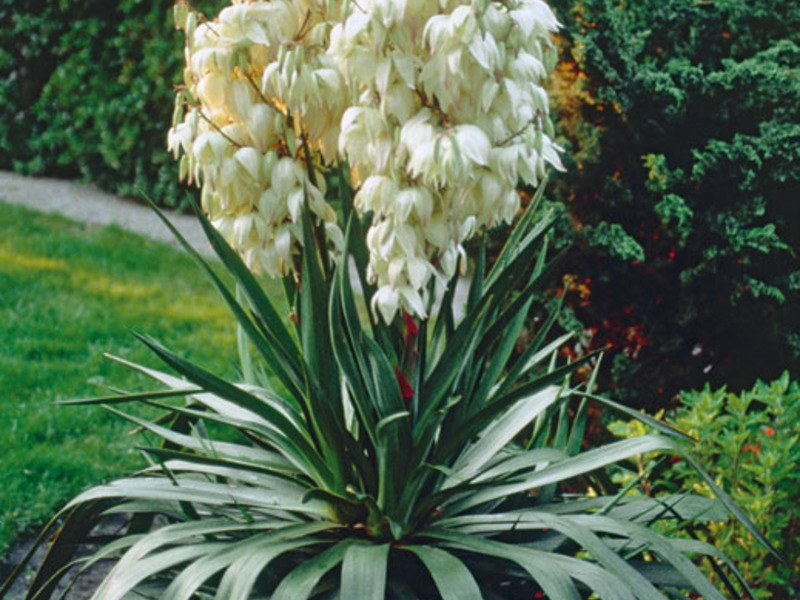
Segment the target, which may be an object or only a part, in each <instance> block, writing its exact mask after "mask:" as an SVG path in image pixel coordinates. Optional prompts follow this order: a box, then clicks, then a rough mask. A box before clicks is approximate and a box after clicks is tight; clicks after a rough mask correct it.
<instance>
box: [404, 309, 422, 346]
mask: <svg viewBox="0 0 800 600" xmlns="http://www.w3.org/2000/svg"><path fill="white" fill-rule="evenodd" d="M403 323H404V324H405V326H406V339H407V340H408V339H410V338H415V337H417V334H418V333H419V326H417V323H416V321H414V317H412V316H411V315H410V314H408V313H407V312H406V311H403Z"/></svg>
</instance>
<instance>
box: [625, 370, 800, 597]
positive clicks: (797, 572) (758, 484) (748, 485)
mask: <svg viewBox="0 0 800 600" xmlns="http://www.w3.org/2000/svg"><path fill="white" fill-rule="evenodd" d="M668 421H669V422H670V423H671V424H673V425H674V426H675V427H677V428H679V429H680V430H682V431H684V432H685V433H688V434H689V435H691V436H693V437H694V438H695V439H696V440H697V443H696V444H694V445H692V446H691V447H690V448H688V450H689V452H690V453H691V454H692V455H693V456H694V457H695V459H696V460H697V461H698V462H699V463H700V464H701V465H702V466H703V467H704V468H706V469H707V470H708V471H709V473H710V474H711V475H712V477H714V479H715V481H716V483H717V484H718V485H719V486H720V487H721V488H723V489H724V490H726V491H727V492H728V493H729V494H730V495H731V496H732V497H733V499H734V501H735V502H736V503H737V504H738V505H739V506H741V507H743V508H745V509H746V510H747V511H748V512H749V513H750V517H751V518H752V519H753V521H754V522H755V523H756V525H757V526H758V527H759V528H760V529H761V531H763V532H764V534H765V535H766V537H767V538H768V539H769V541H770V542H771V543H772V544H773V545H774V546H775V547H776V548H777V549H778V550H779V551H780V552H781V553H782V555H783V556H784V558H785V559H786V563H785V564H782V563H781V562H780V561H778V560H777V559H776V558H775V557H773V556H772V555H770V554H769V553H768V551H767V549H766V548H765V547H764V546H762V545H761V544H759V543H758V542H757V541H756V540H755V539H753V536H752V535H751V534H749V533H748V532H747V531H745V530H744V529H743V528H742V527H741V526H740V524H739V523H738V522H737V521H736V520H735V519H731V520H729V521H728V522H726V523H716V524H712V525H711V526H709V527H708V529H707V530H705V531H702V532H698V534H700V535H702V536H703V537H704V538H706V539H707V540H708V541H710V542H712V543H714V544H715V545H716V546H717V547H718V548H719V549H720V550H722V551H723V552H724V553H725V554H726V555H727V556H728V557H730V558H731V559H732V560H733V561H734V562H736V563H737V565H738V567H739V569H740V570H741V572H742V573H743V574H744V576H745V578H746V580H747V581H748V583H749V584H750V586H751V587H752V589H753V590H754V593H755V595H756V598H757V599H759V600H760V599H767V598H774V599H776V600H778V599H783V598H796V597H798V596H797V594H800V506H798V499H799V498H800V471H798V468H797V466H798V464H800V430H798V427H797V424H798V423H800V385H799V384H798V383H797V382H796V381H794V382H792V381H790V378H789V374H788V373H784V374H783V375H782V376H781V377H780V378H779V379H777V380H776V381H773V382H772V383H763V382H761V381H759V382H758V383H757V384H756V385H755V387H754V388H753V389H752V390H750V391H746V392H743V393H741V394H732V393H729V392H727V391H726V390H725V388H722V389H718V390H712V389H711V388H710V387H709V386H708V385H707V386H706V387H705V388H704V389H703V390H702V391H692V392H684V393H682V394H681V405H680V407H679V408H678V409H677V410H675V411H674V412H673V413H672V414H670V415H669V417H668ZM611 429H612V431H614V432H615V433H617V434H620V435H624V436H631V435H638V434H640V433H642V431H641V430H642V425H641V424H640V423H639V422H638V421H634V422H617V423H614V424H612V426H611ZM656 461H657V458H656V456H655V455H647V456H645V457H643V458H642V460H641V462H640V463H639V465H638V470H639V473H638V474H640V475H645V479H644V485H643V488H644V489H645V490H647V491H648V492H649V493H650V494H654V495H655V494H660V493H666V494H671V493H676V492H678V493H680V492H694V493H699V494H702V495H706V496H711V490H710V489H709V488H708V486H707V485H706V484H705V483H703V482H701V481H700V480H699V479H698V477H697V475H696V471H695V470H694V469H693V468H692V467H691V466H690V465H689V464H688V463H687V462H685V461H676V462H669V463H667V464H657V463H656ZM651 471H652V473H651ZM648 473H650V474H649V475H647V474H648Z"/></svg>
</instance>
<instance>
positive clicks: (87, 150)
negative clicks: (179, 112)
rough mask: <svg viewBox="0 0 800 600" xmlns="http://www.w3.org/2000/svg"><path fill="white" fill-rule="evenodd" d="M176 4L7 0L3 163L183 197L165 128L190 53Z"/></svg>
mask: <svg viewBox="0 0 800 600" xmlns="http://www.w3.org/2000/svg"><path fill="white" fill-rule="evenodd" d="M172 4H173V2H172V0H152V1H145V0H121V1H120V2H113V3H107V2H101V1H99V0H58V1H56V2H53V1H50V0H30V1H28V2H24V3H20V2H15V1H14V0H0V21H2V23H3V27H2V28H0V168H4V169H8V168H14V169H16V170H18V171H21V172H23V173H28V174H47V175H54V176H61V177H82V178H84V179H86V180H89V181H91V182H93V183H95V184H97V185H99V186H101V187H103V188H105V189H108V190H110V191H114V192H117V193H119V194H122V195H128V196H131V195H135V194H136V193H137V192H136V188H141V189H142V190H144V191H145V192H146V193H147V194H148V195H150V196H151V197H153V198H155V199H156V200H157V201H158V202H160V203H162V204H165V205H177V204H180V203H181V201H182V200H183V199H184V198H185V196H186V194H187V193H188V192H187V191H186V190H185V189H184V188H182V187H181V186H180V185H179V184H178V183H177V180H178V178H177V173H178V171H177V165H176V163H175V161H174V160H173V159H172V157H171V156H170V155H169V154H168V153H167V151H166V138H165V133H164V132H165V131H166V130H167V129H168V127H169V123H170V120H171V116H172V110H173V91H172V84H175V83H178V82H179V81H180V69H181V61H182V58H183V57H182V50H181V48H182V39H181V38H180V36H179V35H177V34H176V35H175V36H172V35H170V29H171V27H172V19H171V14H172ZM197 4H198V5H199V6H200V7H201V8H213V7H214V6H219V5H221V4H220V2H219V1H217V2H214V0H205V1H202V2H198V3H197Z"/></svg>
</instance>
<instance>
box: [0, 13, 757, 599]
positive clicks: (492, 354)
mask: <svg viewBox="0 0 800 600" xmlns="http://www.w3.org/2000/svg"><path fill="white" fill-rule="evenodd" d="M176 14H177V15H178V18H179V24H180V25H181V26H182V27H183V29H184V30H185V32H186V34H187V69H186V72H185V73H186V87H185V88H183V89H181V90H179V92H178V100H177V105H176V111H175V125H174V127H173V129H172V131H171V132H170V145H171V146H172V147H173V149H174V150H175V151H176V152H177V153H183V154H184V156H183V157H182V164H181V169H182V172H183V173H184V175H186V176H189V177H190V178H193V179H194V181H200V182H202V188H203V194H202V199H203V206H202V210H201V209H200V208H198V211H197V212H198V217H199V218H200V221H201V223H202V225H203V227H204V229H205V232H206V234H207V236H208V239H209V241H210V243H211V245H212V246H213V248H214V250H215V251H216V253H217V255H218V256H219V258H220V259H221V261H222V262H223V264H224V266H225V267H226V268H227V269H228V270H229V271H230V273H231V276H232V280H233V282H234V283H233V284H231V285H230V286H229V285H228V284H226V282H225V280H224V279H222V278H220V277H219V275H218V274H217V272H216V271H215V269H214V268H212V267H211V266H209V264H207V263H206V262H205V261H204V260H203V259H202V258H201V257H200V256H199V255H197V253H195V252H194V250H192V248H191V247H190V246H189V245H188V244H186V243H184V245H185V247H186V249H187V250H188V251H189V252H192V253H193V254H194V255H195V257H196V258H197V260H198V261H199V262H200V264H201V266H202V267H203V268H204V269H205V270H206V271H207V273H208V275H209V276H210V277H211V279H212V280H213V282H214V284H215V285H216V286H217V288H218V289H219V291H220V293H221V294H222V297H223V299H224V301H225V302H226V303H227V305H228V306H229V307H230V309H231V310H232V312H233V315H234V317H235V319H236V322H237V323H238V327H239V331H240V333H241V336H240V353H241V355H242V358H243V360H242V365H243V368H242V381H240V382H237V381H228V380H225V379H222V378H220V377H218V376H217V375H215V374H213V373H210V372H208V371H207V370H205V369H203V368H202V367H201V366H199V365H195V364H191V363H189V362H187V361H185V360H183V359H182V358H180V357H179V356H176V355H175V354H173V353H171V352H170V351H169V350H167V349H166V348H165V347H163V346H162V345H160V344H159V343H158V342H156V341H155V340H152V339H150V338H147V337H142V338H141V340H142V342H143V343H144V344H146V345H147V346H148V347H149V348H150V349H152V351H153V352H154V353H155V355H157V356H158V357H159V358H160V359H161V360H163V362H164V363H166V365H167V366H169V367H170V369H171V370H172V371H174V372H175V373H176V374H177V375H176V374H168V373H166V372H161V371H157V370H154V369H151V368H148V367H144V366H140V365H134V364H130V363H127V362H126V361H124V360H121V359H114V360H117V361H119V362H121V363H123V364H126V365H128V366H129V367H131V368H133V369H137V370H139V371H141V372H142V373H143V374H144V375H147V376H149V377H151V378H152V379H154V380H155V381H157V382H159V383H160V384H161V387H160V388H159V389H157V390H154V391H151V392H148V393H134V394H130V393H115V395H112V396H110V397H104V398H98V399H92V400H86V401H82V402H79V403H83V404H102V405H106V406H107V408H108V409H109V410H113V411H117V412H118V408H117V407H119V406H120V405H124V404H125V403H130V402H145V403H147V404H149V405H152V406H154V407H157V408H160V409H162V410H163V411H165V413H164V415H163V416H162V417H161V418H159V419H155V420H153V421H148V420H144V419H141V418H138V417H134V416H131V415H126V414H125V413H122V412H119V414H120V415H121V416H123V417H125V418H127V419H129V420H131V421H132V422H133V423H134V424H136V426H137V427H139V428H141V429H142V430H143V431H145V432H148V433H149V434H152V435H154V436H156V437H157V438H159V439H160V442H159V443H158V444H155V445H153V444H151V445H150V446H148V447H145V448H143V451H144V452H145V454H146V455H147V456H148V457H149V459H150V466H149V467H148V468H147V469H145V470H144V471H142V472H141V473H139V474H137V475H136V476H134V477H130V478H127V479H123V480H120V481H117V482H114V483H112V484H110V485H104V486H100V487H97V488H95V489H93V490H90V491H88V492H86V493H84V494H82V495H81V496H79V497H78V498H76V499H75V500H74V501H72V502H71V503H70V504H69V505H68V506H67V508H66V509H65V510H64V512H63V513H62V515H63V518H64V521H63V523H61V522H60V521H59V523H60V524H59V525H58V531H59V535H58V536H57V537H56V538H55V540H54V541H53V543H52V547H51V550H50V553H49V555H48V558H47V559H46V560H45V562H44V564H43V566H42V568H41V569H40V570H39V573H38V576H37V578H36V580H35V581H34V582H33V586H32V589H31V591H30V593H29V595H28V597H29V598H31V599H33V598H48V597H52V596H53V595H54V594H55V593H56V591H57V590H61V589H63V588H60V587H59V583H60V582H62V581H64V580H65V579H67V580H69V579H70V578H72V577H74V576H75V574H76V573H75V568H77V569H78V573H79V572H80V571H81V570H82V569H86V568H88V567H89V566H91V565H93V564H95V563H97V562H98V561H102V560H106V559H111V558H113V559H114V560H116V561H117V562H116V565H115V566H114V567H113V569H112V571H111V573H110V574H109V575H108V577H107V578H106V579H105V580H104V581H103V583H102V584H101V585H100V586H99V588H98V589H97V591H96V592H95V594H94V596H93V598H94V599H95V600H116V599H123V598H130V599H132V598H141V597H145V598H148V597H149V598H164V599H166V600H177V599H187V600H188V599H190V598H212V597H213V598H217V599H218V600H232V599H245V598H265V599H267V598H268V599H270V600H305V599H315V600H323V599H340V600H384V599H393V600H438V599H441V600H479V599H484V600H501V599H505V600H516V599H518V598H530V597H537V596H539V597H547V598H549V599H550V600H576V599H579V598H593V597H601V598H607V599H621V600H628V599H635V598H640V599H663V598H666V597H670V596H679V597H683V595H684V594H687V593H695V594H700V595H702V596H703V597H706V598H721V597H722V595H721V593H720V591H718V590H717V589H715V588H714V587H713V586H712V585H711V584H710V583H708V581H707V580H706V578H705V577H704V576H703V575H702V574H701V572H700V571H699V570H698V568H697V567H696V566H695V564H694V562H693V560H692V559H693V558H696V557H703V556H705V557H708V558H710V559H711V560H720V561H721V563H722V564H723V565H725V564H726V563H725V560H724V558H723V557H720V556H719V555H718V553H717V551H716V550H715V549H714V548H713V547H711V546H709V545H706V544H702V543H700V542H696V541H692V540H686V539H685V538H680V539H671V538H670V537H669V536H667V535H665V534H664V533H663V531H664V530H661V529H658V528H656V527H654V526H653V524H654V523H655V522H662V521H666V522H670V521H671V522H672V523H673V525H674V523H678V522H681V521H682V520H684V519H692V518H702V517H703V516H704V515H705V516H709V511H710V510H714V509H715V507H717V505H715V504H713V503H710V501H709V500H707V499H698V498H691V497H675V498H668V499H660V500H659V501H658V502H655V501H648V500H643V499H641V498H636V497H633V496H628V495H627V494H626V493H625V491H626V490H615V489H613V487H612V486H611V485H610V484H609V478H608V477H607V476H605V470H606V469H607V468H609V467H610V466H612V465H614V464H616V463H619V462H620V461H624V460H626V459H629V458H631V457H633V456H635V455H637V454H640V453H643V452H650V451H656V450H666V451H672V452H679V451H680V450H679V447H678V446H677V444H675V443H674V442H673V441H672V440H671V438H670V436H671V435H679V434H678V433H676V432H674V431H672V430H670V429H668V428H666V427H664V426H662V425H659V424H658V423H656V422H654V421H651V423H652V424H653V426H654V427H656V428H657V430H658V431H661V432H662V433H663V434H664V435H648V436H642V437H639V438H634V439H628V440H623V441H618V442H615V443H612V444H609V445H606V446H601V447H594V448H584V447H583V446H582V442H583V437H584V436H583V434H584V429H585V425H586V411H587V402H589V401H591V399H592V398H593V390H592V385H591V382H589V383H587V384H583V385H577V384H575V385H573V384H572V383H571V379H570V375H571V374H572V373H573V372H574V370H575V369H576V368H578V367H579V366H581V363H587V362H588V361H590V360H592V357H586V358H584V359H583V361H581V363H573V364H562V363H560V362H559V361H558V358H557V352H556V351H557V349H558V348H559V347H560V346H561V345H562V344H563V343H564V342H565V341H566V339H565V338H564V337H556V338H555V339H552V338H551V337H550V333H551V329H552V328H553V325H554V323H555V321H556V319H557V312H553V313H552V314H550V315H549V316H548V315H545V316H543V317H542V318H541V319H540V321H539V326H538V330H537V331H534V332H533V333H532V335H530V336H526V338H525V339H526V342H525V344H524V348H518V347H517V342H518V339H519V338H520V335H521V334H522V332H523V329H524V328H525V326H526V325H525V324H526V323H528V322H530V321H528V320H527V319H528V313H529V312H530V311H531V310H532V309H533V308H534V306H533V304H534V300H533V299H534V298H535V297H536V296H535V295H534V294H533V291H534V290H535V289H536V286H538V285H541V284H542V282H543V281H545V280H546V279H547V275H548V273H549V271H550V270H551V269H552V264H553V263H551V262H550V261H548V259H547V249H546V246H547V245H546V240H547V235H548V231H549V230H550V228H551V224H552V222H551V220H550V219H549V218H548V217H547V216H546V215H541V214H538V213H537V206H538V205H539V204H540V200H541V197H542V194H543V191H542V190H543V188H542V187H539V191H538V192H537V195H536V197H535V198H534V200H533V201H532V202H531V203H530V205H529V207H528V209H527V210H526V211H525V212H524V213H523V214H522V215H521V217H520V218H519V219H516V217H517V215H518V212H519V207H520V195H519V193H518V192H517V185H518V184H519V182H520V181H522V182H524V183H526V184H528V185H530V186H536V185H537V184H539V183H540V182H541V180H542V179H543V178H544V173H545V165H546V163H548V164H550V165H553V166H555V167H556V168H558V167H559V166H560V161H559V158H558V153H557V148H556V147H555V146H554V144H553V143H552V141H551V139H550V137H549V135H548V131H550V128H549V124H548V121H547V102H546V93H545V91H544V88H543V79H544V77H545V76H546V74H547V70H548V67H552V63H553V59H554V53H553V51H552V46H551V44H550V42H549V35H550V33H551V32H552V31H553V30H554V29H555V28H556V26H557V22H556V21H555V18H554V17H553V15H552V13H551V12H550V10H549V9H548V8H547V6H546V5H545V4H544V3H543V2H541V0H514V1H512V2H507V1H498V0H472V1H466V0H439V2H430V1H429V0H375V1H374V2H364V3H363V5H362V3H359V2H355V1H352V2H349V1H339V0H326V1H324V2H323V1H321V0H273V1H271V2H265V1H262V0H234V3H233V5H232V6H230V7H227V8H226V9H224V10H223V11H222V12H221V13H220V15H219V17H218V19H216V20H215V21H213V22H212V21H208V20H205V19H203V18H201V17H200V16H198V15H196V14H195V13H193V12H191V11H190V10H188V7H187V5H186V4H185V3H184V2H181V3H179V5H178V6H177V10H176ZM352 192H355V195H354V196H352V197H351V193H352ZM204 213H205V214H207V215H208V218H207V217H206V216H204ZM514 220H517V224H516V226H515V228H514V229H513V230H512V232H511V233H510V234H509V235H508V238H507V241H506V244H505V246H504V248H503V250H502V252H501V253H500V254H499V256H498V257H497V258H496V259H494V260H492V261H489V260H488V259H487V256H486V254H487V253H486V250H485V246H484V247H482V249H481V250H480V252H479V253H478V257H477V260H476V261H475V268H474V273H473V274H472V276H471V285H470V288H469V293H468V295H467V298H466V299H465V300H464V301H463V302H462V301H461V300H459V299H457V298H456V278H457V277H458V274H457V272H458V271H459V270H464V269H465V267H466V264H467V263H466V251H465V244H466V242H467V240H468V239H469V238H471V237H473V236H474V235H475V234H477V233H478V232H479V231H481V230H482V229H486V228H488V227H490V226H492V225H494V224H496V223H498V222H502V221H506V222H509V223H510V222H512V221H514ZM165 223H167V225H168V226H169V222H168V221H167V220H166V219H165ZM175 233H176V235H178V233H177V232H175ZM179 237H180V236H179ZM228 241H230V242H231V245H229V243H228ZM490 262H491V264H489V263H490ZM459 266H460V267H461V269H459ZM253 270H261V271H263V272H266V273H267V274H270V275H273V276H281V277H282V278H283V281H284V284H285V286H284V287H285V290H286V296H287V305H288V313H285V312H283V311H282V309H279V308H278V307H276V305H275V304H273V302H272V301H271V300H270V299H269V298H268V297H267V296H266V294H265V293H264V291H263V289H262V287H261V286H260V284H259V280H258V279H257V277H256V276H255V275H254V274H253ZM437 288H439V289H441V290H444V291H443V297H441V298H439V299H438V300H437V293H436V292H437ZM462 306H463V315H462V314H461V308H462ZM457 307H458V309H459V310H457ZM287 323H288V324H287ZM598 401H601V402H604V403H605V404H606V405H608V406H612V407H615V405H614V404H613V403H611V402H609V401H607V400H602V399H600V400H598ZM616 408H619V409H620V410H625V409H622V407H616ZM629 412H630V411H629ZM641 418H645V417H641ZM709 484H710V485H712V486H713V482H712V481H709ZM720 498H721V501H722V503H723V504H725V505H727V508H728V509H730V510H732V511H734V512H736V513H737V515H739V516H741V513H740V511H738V509H737V508H736V507H735V506H733V504H732V503H731V502H730V501H729V500H728V499H727V497H726V496H724V495H720ZM114 513H124V514H127V515H131V516H130V518H129V524H128V526H127V527H126V528H125V529H124V531H122V532H120V533H117V534H111V535H109V534H105V535H104V537H101V539H96V536H95V537H94V538H93V537H92V535H91V534H90V532H91V530H92V528H93V527H94V525H95V524H96V523H98V522H100V521H102V519H103V518H104V517H106V516H108V515H110V514H114ZM744 522H746V523H747V521H746V520H745V521H744ZM748 526H749V524H748ZM751 528H752V527H751ZM755 533H756V534H757V532H755ZM93 542H102V543H103V544H102V548H101V549H100V550H99V551H98V552H97V553H95V554H94V555H93V556H91V557H89V558H86V557H81V556H80V555H78V554H75V550H76V549H77V548H78V547H79V546H80V545H81V544H84V543H89V544H91V543H93ZM71 567H75V568H71ZM726 568H727V572H728V573H732V574H733V576H736V573H735V571H734V570H732V569H731V568H730V566H729V565H728V566H727V567H726ZM722 572H724V571H722ZM6 589H7V588H6Z"/></svg>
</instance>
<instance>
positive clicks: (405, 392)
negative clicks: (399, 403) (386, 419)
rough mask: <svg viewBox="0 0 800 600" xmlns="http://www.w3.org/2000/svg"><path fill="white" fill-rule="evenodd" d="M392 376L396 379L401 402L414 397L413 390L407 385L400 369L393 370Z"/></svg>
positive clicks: (406, 380)
mask: <svg viewBox="0 0 800 600" xmlns="http://www.w3.org/2000/svg"><path fill="white" fill-rule="evenodd" d="M394 376H395V377H397V384H398V385H399V386H400V394H401V395H402V396H403V400H411V398H413V397H414V388H413V387H411V384H410V383H408V379H406V376H405V374H404V373H403V371H401V370H400V367H395V368H394Z"/></svg>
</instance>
